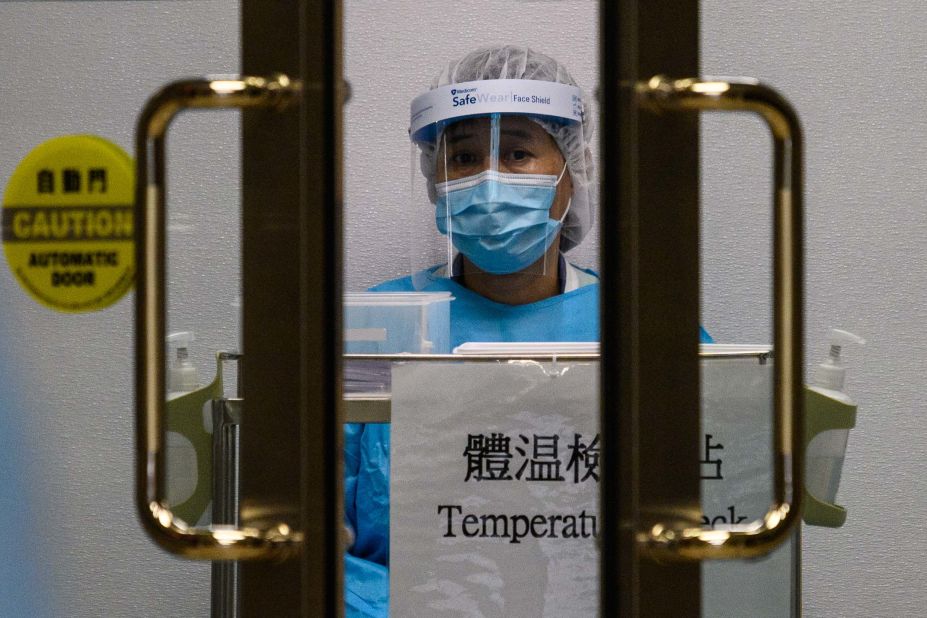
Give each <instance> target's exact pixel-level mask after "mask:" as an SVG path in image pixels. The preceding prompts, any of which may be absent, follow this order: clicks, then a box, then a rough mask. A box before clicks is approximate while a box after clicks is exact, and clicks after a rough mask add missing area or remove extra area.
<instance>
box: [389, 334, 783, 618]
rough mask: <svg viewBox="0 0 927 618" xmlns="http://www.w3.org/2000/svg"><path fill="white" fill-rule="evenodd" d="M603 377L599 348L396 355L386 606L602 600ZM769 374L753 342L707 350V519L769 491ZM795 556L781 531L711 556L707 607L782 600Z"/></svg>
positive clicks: (778, 609)
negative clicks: (772, 539) (545, 359)
mask: <svg viewBox="0 0 927 618" xmlns="http://www.w3.org/2000/svg"><path fill="white" fill-rule="evenodd" d="M754 349H755V348H754ZM598 377H599V365H598V363H592V362H590V363H577V364H564V363H558V364H557V365H556V366H554V365H553V364H552V363H535V362H510V363H487V362H469V363H464V362H455V363H413V362H410V363H406V364H399V365H397V366H394V369H393V383H392V388H393V395H392V396H393V403H392V423H393V428H392V449H391V457H392V463H391V466H392V471H391V477H392V478H391V485H390V491H391V503H392V504H391V510H390V519H391V536H390V603H391V605H390V609H391V613H392V615H394V616H440V615H454V616H461V615H463V616H594V615H597V612H598V596H599V586H598V573H597V571H598V551H597V547H596V537H597V536H598V535H600V534H601V532H602V531H601V526H600V520H599V516H598V511H597V498H598V491H599V483H598V478H599V477H600V476H601V475H600V471H599V470H598V468H597V466H598V455H599V453H600V452H601V440H599V439H598V421H597V416H598V396H599V390H598ZM772 378H773V372H772V360H770V359H764V356H763V355H761V354H759V355H758V354H756V353H744V354H741V355H738V356H735V357H713V358H705V357H703V359H702V361H701V384H702V406H701V407H702V431H701V432H700V434H699V435H698V436H693V439H697V440H699V441H700V444H701V448H700V460H699V462H698V465H699V468H700V473H701V478H702V508H703V518H702V523H703V525H704V527H706V528H713V529H725V528H728V527H730V526H731V525H734V526H735V527H736V526H744V525H745V524H749V523H751V522H753V521H755V520H757V519H760V518H762V517H763V516H764V515H765V513H766V511H767V509H768V508H769V505H770V503H771V502H772V453H771V438H772V434H771V429H772V423H771V420H772ZM679 465H680V466H683V465H685V464H684V462H679ZM554 479H556V480H554ZM792 566H793V562H792V557H791V548H790V547H789V546H788V545H786V546H784V547H783V548H782V550H779V551H777V552H775V553H774V554H773V556H771V557H770V558H768V559H764V560H759V561H749V562H744V561H718V562H715V563H706V565H704V566H703V569H702V573H703V586H704V594H703V612H704V614H705V615H757V616H778V615H787V613H788V611H789V610H788V608H789V607H790V601H791V595H790V593H791V592H792V589H791V586H792V577H791V574H792ZM783 611H785V614H783V613H782V612H783Z"/></svg>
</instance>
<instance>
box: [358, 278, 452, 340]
mask: <svg viewBox="0 0 927 618" xmlns="http://www.w3.org/2000/svg"><path fill="white" fill-rule="evenodd" d="M451 300H453V297H452V296H451V293H450V292H355V293H348V294H345V295H344V347H345V352H346V353H348V354H401V353H404V352H406V353H413V354H448V353H450V351H451V309H450V301H451Z"/></svg>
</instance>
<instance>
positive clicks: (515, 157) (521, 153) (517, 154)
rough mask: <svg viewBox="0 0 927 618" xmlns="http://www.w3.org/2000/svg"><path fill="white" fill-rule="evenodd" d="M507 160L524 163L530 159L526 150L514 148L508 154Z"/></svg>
mask: <svg viewBox="0 0 927 618" xmlns="http://www.w3.org/2000/svg"><path fill="white" fill-rule="evenodd" d="M508 158H509V160H510V161H514V162H516V163H524V162H525V161H527V160H528V159H530V158H531V153H530V152H528V151H527V150H522V149H520V148H516V149H514V150H512V151H511V152H509V157H508Z"/></svg>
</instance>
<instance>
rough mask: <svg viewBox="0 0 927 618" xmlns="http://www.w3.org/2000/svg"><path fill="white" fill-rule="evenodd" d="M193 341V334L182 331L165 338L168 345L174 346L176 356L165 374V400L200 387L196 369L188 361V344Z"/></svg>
mask: <svg viewBox="0 0 927 618" xmlns="http://www.w3.org/2000/svg"><path fill="white" fill-rule="evenodd" d="M193 341H194V337H193V333H191V332H189V331H182V332H179V333H171V334H170V335H168V336H167V343H168V345H169V346H170V345H173V346H176V350H177V351H176V356H175V357H174V362H172V363H171V366H170V368H169V369H168V372H167V398H168V399H173V398H174V397H177V396H178V395H182V394H184V393H189V392H190V391H195V390H196V389H198V388H199V387H200V380H199V376H198V375H197V373H196V367H195V366H194V365H193V363H192V362H191V361H190V344H191V343H192V342H193Z"/></svg>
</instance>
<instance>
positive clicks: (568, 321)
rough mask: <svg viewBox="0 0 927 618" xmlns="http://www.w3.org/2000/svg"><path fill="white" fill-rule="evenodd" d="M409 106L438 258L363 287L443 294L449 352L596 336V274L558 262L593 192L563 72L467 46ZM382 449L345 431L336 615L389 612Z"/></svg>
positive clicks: (522, 52)
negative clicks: (347, 540) (343, 533)
mask: <svg viewBox="0 0 927 618" xmlns="http://www.w3.org/2000/svg"><path fill="white" fill-rule="evenodd" d="M411 108H412V109H411V126H410V131H409V132H410V136H411V139H412V141H413V143H414V144H415V146H416V147H417V148H418V149H419V151H420V161H421V171H422V174H423V175H424V182H425V188H426V189H427V191H428V195H429V197H430V199H431V202H432V203H433V204H434V206H433V212H434V227H433V228H432V229H433V230H434V231H433V232H432V234H433V235H437V234H440V235H441V236H440V238H443V239H445V241H446V246H447V253H446V255H447V257H446V259H445V260H444V261H443V263H437V264H433V265H431V266H429V267H427V268H423V269H421V270H418V271H413V274H412V275H410V276H407V277H404V278H400V279H396V280H393V281H388V282H385V283H382V284H380V285H377V286H375V287H374V288H372V290H373V291H383V292H413V291H449V292H451V294H452V295H453V297H454V300H453V301H452V302H451V345H452V346H457V345H460V344H461V343H464V342H467V341H598V340H599V279H598V277H597V276H596V274H595V273H594V272H592V271H590V270H587V269H583V268H579V267H577V266H574V265H573V264H570V263H569V262H568V261H567V260H566V258H565V257H564V255H563V254H564V253H565V252H567V251H569V250H570V249H572V248H574V247H576V246H577V245H579V244H580V243H581V242H582V240H583V238H584V237H585V236H586V234H587V233H588V232H589V230H590V228H591V227H592V224H593V219H594V216H593V215H594V210H595V191H596V185H595V178H594V173H593V172H594V169H593V157H592V153H591V151H590V149H589V140H590V137H591V134H592V122H591V114H590V113H588V105H587V100H586V98H585V95H584V94H583V92H582V91H581V90H580V89H579V88H578V87H577V86H576V83H575V81H574V80H573V78H572V77H571V76H570V74H569V73H568V72H567V70H566V68H564V67H563V65H561V64H560V63H559V62H557V61H556V60H554V59H552V58H550V57H548V56H545V55H544V54H541V53H538V52H535V51H533V50H531V49H528V48H525V47H519V46H500V47H490V48H484V49H479V50H476V51H474V52H471V53H469V54H467V55H466V56H464V57H463V58H462V59H460V60H459V61H457V62H452V63H450V64H448V66H447V67H446V69H445V70H444V71H442V73H441V74H440V75H439V76H438V77H437V78H436V79H435V80H434V81H433V83H432V87H431V89H430V90H429V91H428V92H426V93H425V94H423V95H421V96H419V97H417V98H416V99H415V100H414V101H413V102H412V106H411ZM416 206H418V205H416ZM425 207H426V206H422V208H425ZM427 207H428V208H429V209H431V208H432V207H431V206H427ZM429 218H430V215H429ZM702 337H703V339H705V338H706V337H707V335H706V334H705V333H704V332H703V333H702ZM389 443H390V441H389V426H388V425H385V424H367V425H358V424H351V425H348V426H347V428H346V433H345V518H346V523H347V525H348V526H349V527H350V528H351V530H352V531H353V532H354V536H355V540H354V543H353V545H352V546H351V547H350V549H349V551H348V555H347V556H346V562H345V595H346V607H347V614H348V615H349V616H385V615H387V613H388V608H389Z"/></svg>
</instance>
